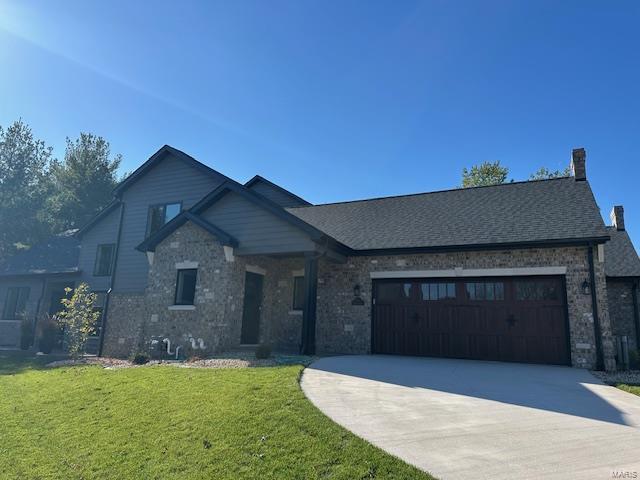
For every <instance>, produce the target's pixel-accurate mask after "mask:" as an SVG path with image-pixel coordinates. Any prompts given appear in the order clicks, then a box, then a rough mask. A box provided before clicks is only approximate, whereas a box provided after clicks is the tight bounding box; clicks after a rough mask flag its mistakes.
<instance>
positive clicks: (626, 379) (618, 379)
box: [591, 370, 640, 385]
mask: <svg viewBox="0 0 640 480" xmlns="http://www.w3.org/2000/svg"><path fill="white" fill-rule="evenodd" d="M591 373H592V374H593V375H595V376H596V377H597V378H599V379H600V380H602V381H603V382H604V383H607V384H609V385H617V384H619V383H624V384H626V385H640V370H626V371H620V372H600V371H592V372H591Z"/></svg>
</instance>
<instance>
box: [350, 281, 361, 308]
mask: <svg viewBox="0 0 640 480" xmlns="http://www.w3.org/2000/svg"><path fill="white" fill-rule="evenodd" d="M361 295H362V291H361V290H360V285H357V284H356V285H355V286H354V287H353V300H352V301H351V305H364V300H363V299H362V296H361Z"/></svg>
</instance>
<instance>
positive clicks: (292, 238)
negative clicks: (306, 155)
mask: <svg viewBox="0 0 640 480" xmlns="http://www.w3.org/2000/svg"><path fill="white" fill-rule="evenodd" d="M202 217H203V218H205V219H206V220H207V221H209V222H211V223H213V224H214V225H216V226H217V227H219V228H221V229H222V230H224V231H225V232H227V233H228V234H230V235H232V236H233V237H235V238H236V239H237V240H238V242H239V246H238V249H237V251H238V254H242V253H245V254H249V253H251V254H259V253H288V252H304V251H311V250H314V248H315V243H314V242H313V241H312V240H311V239H310V238H309V237H308V235H307V234H305V233H304V232H302V231H300V229H298V228H296V227H294V226H292V225H291V224H289V223H288V222H286V221H285V220H282V219H280V218H278V217H276V216H275V215H273V214H272V213H270V212H268V211H267V210H265V209H264V208H262V207H260V206H258V205H256V204H254V203H252V202H251V201H249V200H247V199H245V198H243V197H242V196H240V195H238V194H237V193H233V192H232V193H227V194H226V195H225V196H224V197H223V198H221V199H220V200H218V201H217V202H216V203H214V204H213V205H212V206H211V207H210V208H209V209H208V210H207V211H206V212H204V213H203V214H202Z"/></svg>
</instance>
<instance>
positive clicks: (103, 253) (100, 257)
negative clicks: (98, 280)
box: [93, 243, 116, 277]
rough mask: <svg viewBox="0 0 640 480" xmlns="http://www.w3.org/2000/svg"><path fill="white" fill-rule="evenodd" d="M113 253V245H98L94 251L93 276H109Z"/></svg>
mask: <svg viewBox="0 0 640 480" xmlns="http://www.w3.org/2000/svg"><path fill="white" fill-rule="evenodd" d="M115 251H116V245H115V243H106V244H102V245H98V248H97V250H96V263H95V265H94V267H93V274H94V275H95V276H96V277H106V276H109V275H111V272H112V270H113V257H114V254H115Z"/></svg>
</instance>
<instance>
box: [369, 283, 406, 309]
mask: <svg viewBox="0 0 640 480" xmlns="http://www.w3.org/2000/svg"><path fill="white" fill-rule="evenodd" d="M411 286H412V284H411V283H403V282H389V283H387V282H384V283H380V284H378V287H377V292H376V302H377V303H379V304H380V303H382V304H385V303H397V302H407V301H408V300H409V299H410V297H411V290H412V288H411Z"/></svg>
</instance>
